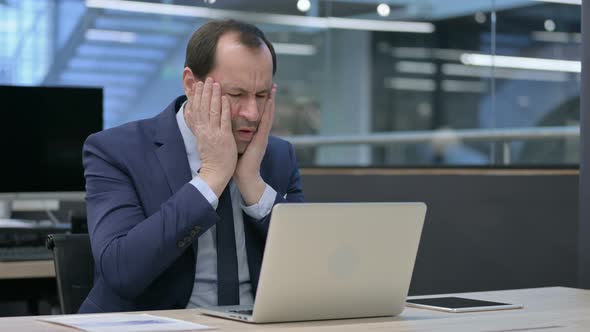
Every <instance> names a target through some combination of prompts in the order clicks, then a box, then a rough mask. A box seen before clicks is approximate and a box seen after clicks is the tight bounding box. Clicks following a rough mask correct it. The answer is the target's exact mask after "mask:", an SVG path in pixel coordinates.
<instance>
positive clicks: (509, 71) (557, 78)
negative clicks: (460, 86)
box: [442, 63, 570, 82]
mask: <svg viewBox="0 0 590 332" xmlns="http://www.w3.org/2000/svg"><path fill="white" fill-rule="evenodd" d="M442 73H443V74H445V75H447V76H464V77H477V78H488V77H492V75H493V76H494V78H498V79H509V80H523V81H542V82H567V81H568V80H569V79H570V78H569V77H568V76H569V75H568V73H564V72H554V71H540V70H527V69H517V68H495V69H494V71H493V72H492V71H491V70H490V68H487V67H476V66H467V65H462V64H456V63H445V64H443V65H442Z"/></svg>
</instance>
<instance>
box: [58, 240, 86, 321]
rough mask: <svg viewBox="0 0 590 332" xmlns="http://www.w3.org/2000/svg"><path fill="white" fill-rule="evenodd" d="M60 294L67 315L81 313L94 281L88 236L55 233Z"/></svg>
mask: <svg viewBox="0 0 590 332" xmlns="http://www.w3.org/2000/svg"><path fill="white" fill-rule="evenodd" d="M47 248H49V249H51V250H53V261H54V264H55V275H56V278H57V291H58V296H59V302H60V304H61V311H62V313H63V314H73V313H76V312H78V309H79V308H80V305H81V304H82V302H84V299H86V296H87V295H88V293H89V292H90V289H91V288H92V285H93V280H94V259H93V258H92V250H91V249H90V237H89V236H88V234H51V235H49V236H48V238H47Z"/></svg>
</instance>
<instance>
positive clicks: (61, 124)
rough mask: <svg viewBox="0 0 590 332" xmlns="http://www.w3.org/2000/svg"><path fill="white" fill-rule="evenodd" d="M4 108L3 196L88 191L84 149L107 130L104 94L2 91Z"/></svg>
mask: <svg viewBox="0 0 590 332" xmlns="http://www.w3.org/2000/svg"><path fill="white" fill-rule="evenodd" d="M0 105H1V106H0V107H1V108H2V112H1V115H2V117H1V119H2V126H1V130H0V147H1V149H2V152H1V153H2V161H1V163H0V192H3V193H21V192H23V193H26V192H37V193H38V192H69V191H84V174H83V167H82V145H83V143H84V141H85V140H86V138H87V137H88V135H90V134H92V133H94V132H97V131H100V130H102V124H103V118H102V114H103V96H102V89H100V88H71V87H24V86H0Z"/></svg>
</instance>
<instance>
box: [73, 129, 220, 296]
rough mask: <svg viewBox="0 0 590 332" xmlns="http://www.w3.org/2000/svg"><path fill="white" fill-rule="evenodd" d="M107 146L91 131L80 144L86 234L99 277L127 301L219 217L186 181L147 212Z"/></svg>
mask: <svg viewBox="0 0 590 332" xmlns="http://www.w3.org/2000/svg"><path fill="white" fill-rule="evenodd" d="M108 145H109V144H106V143H105V142H102V141H101V140H100V139H99V138H98V137H97V136H94V135H93V136H90V137H89V138H88V140H87V141H86V142H85V144H84V148H83V163H84V176H85V179H86V204H87V211H88V226H89V233H90V237H91V244H92V252H93V256H94V260H95V265H96V266H97V268H98V269H99V272H100V275H101V276H102V277H103V279H104V281H105V282H106V284H107V285H108V286H109V287H110V288H111V289H112V290H114V291H115V292H116V293H117V294H119V295H120V296H121V297H122V298H125V299H128V300H132V299H134V298H136V297H137V296H139V295H141V294H142V292H143V291H144V290H145V289H146V288H147V287H148V286H149V285H150V284H151V283H152V282H153V281H154V280H155V279H156V278H157V277H158V276H159V275H160V274H161V273H162V272H164V271H165V270H166V269H167V268H168V267H169V266H170V265H171V264H172V263H173V262H174V261H175V260H176V259H177V258H178V257H179V256H180V255H182V254H183V252H184V251H185V250H186V249H187V248H189V247H190V245H191V244H192V242H193V241H194V240H195V239H196V238H197V237H198V236H200V235H201V234H203V233H204V232H205V231H206V230H207V229H209V227H211V226H212V225H214V224H215V223H216V222H217V221H218V219H219V216H218V215H217V213H216V212H215V210H214V209H213V208H212V207H211V204H209V202H208V201H207V200H206V199H205V198H204V197H203V195H202V194H201V193H200V192H199V191H198V190H197V189H196V188H195V187H194V186H193V185H191V184H190V183H187V184H185V185H184V186H183V187H181V189H180V190H178V191H177V192H176V193H174V195H173V196H172V197H170V198H169V199H168V200H167V201H165V202H164V203H163V204H162V205H161V206H160V208H159V210H158V211H156V212H155V213H153V214H151V215H149V216H147V215H146V214H145V212H144V208H143V206H142V204H141V202H140V199H139V195H138V193H137V191H136V188H135V186H134V183H133V179H132V177H131V176H130V174H129V170H128V168H127V167H125V165H124V162H122V161H121V160H122V158H120V157H118V158H115V157H114V156H113V152H112V151H113V149H108V148H106V147H107V146H108Z"/></svg>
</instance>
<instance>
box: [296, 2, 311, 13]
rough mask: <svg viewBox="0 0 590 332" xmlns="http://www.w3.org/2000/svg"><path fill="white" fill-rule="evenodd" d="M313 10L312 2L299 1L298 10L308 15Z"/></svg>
mask: <svg viewBox="0 0 590 332" xmlns="http://www.w3.org/2000/svg"><path fill="white" fill-rule="evenodd" d="M310 8H311V2H309V0H298V1H297V10H299V11H300V12H302V13H306V12H307V11H308V10H309V9H310Z"/></svg>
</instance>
